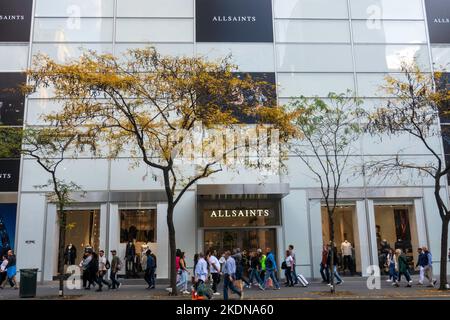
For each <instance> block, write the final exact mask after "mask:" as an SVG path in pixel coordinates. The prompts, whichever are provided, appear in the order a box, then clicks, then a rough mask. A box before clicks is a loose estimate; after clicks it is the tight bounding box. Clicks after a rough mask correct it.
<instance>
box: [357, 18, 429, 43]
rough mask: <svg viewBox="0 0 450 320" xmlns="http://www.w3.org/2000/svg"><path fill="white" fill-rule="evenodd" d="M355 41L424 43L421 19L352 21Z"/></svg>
mask: <svg viewBox="0 0 450 320" xmlns="http://www.w3.org/2000/svg"><path fill="white" fill-rule="evenodd" d="M353 32H354V39H355V42H365V43H426V42H427V36H426V31H425V23H424V22H423V21H380V20H367V21H353Z"/></svg>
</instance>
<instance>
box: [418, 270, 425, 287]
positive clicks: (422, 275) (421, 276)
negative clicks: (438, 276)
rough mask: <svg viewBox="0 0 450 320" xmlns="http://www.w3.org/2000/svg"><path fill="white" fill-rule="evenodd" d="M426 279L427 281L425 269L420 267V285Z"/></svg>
mask: <svg viewBox="0 0 450 320" xmlns="http://www.w3.org/2000/svg"><path fill="white" fill-rule="evenodd" d="M424 279H425V268H424V267H422V266H419V283H423V280H424Z"/></svg>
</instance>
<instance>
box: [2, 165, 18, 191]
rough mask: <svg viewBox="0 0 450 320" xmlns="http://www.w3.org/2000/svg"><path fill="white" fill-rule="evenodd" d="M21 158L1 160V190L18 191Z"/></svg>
mask: <svg viewBox="0 0 450 320" xmlns="http://www.w3.org/2000/svg"><path fill="white" fill-rule="evenodd" d="M19 171H20V160H0V192H16V191H17V190H18V188H19Z"/></svg>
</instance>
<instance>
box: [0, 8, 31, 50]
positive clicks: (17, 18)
mask: <svg viewBox="0 0 450 320" xmlns="http://www.w3.org/2000/svg"><path fill="white" fill-rule="evenodd" d="M32 8H33V0H0V42H29V41H30V30H31V12H32Z"/></svg>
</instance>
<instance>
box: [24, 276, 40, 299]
mask: <svg viewBox="0 0 450 320" xmlns="http://www.w3.org/2000/svg"><path fill="white" fill-rule="evenodd" d="M37 273H38V269H20V290H19V296H20V297H21V298H34V297H36V287H37Z"/></svg>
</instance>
